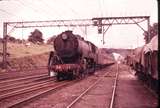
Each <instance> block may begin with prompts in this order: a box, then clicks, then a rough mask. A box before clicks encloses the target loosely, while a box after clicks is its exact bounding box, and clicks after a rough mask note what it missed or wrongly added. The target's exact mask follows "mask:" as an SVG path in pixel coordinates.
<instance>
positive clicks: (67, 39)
mask: <svg viewBox="0 0 160 108" xmlns="http://www.w3.org/2000/svg"><path fill="white" fill-rule="evenodd" d="M54 50H55V51H54V52H51V53H50V57H49V62H48V70H49V75H50V76H56V78H57V80H62V79H68V78H69V79H74V78H76V77H78V78H82V77H84V76H85V75H86V74H87V73H94V71H95V67H96V64H98V55H99V54H98V52H99V51H98V48H97V47H96V46H95V45H94V44H93V43H91V42H89V41H85V40H84V39H83V38H82V37H81V36H79V35H75V34H73V33H72V31H65V32H62V33H61V34H59V35H58V36H57V37H56V38H55V40H54Z"/></svg>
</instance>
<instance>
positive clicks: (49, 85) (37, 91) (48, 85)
mask: <svg viewBox="0 0 160 108" xmlns="http://www.w3.org/2000/svg"><path fill="white" fill-rule="evenodd" d="M77 81H78V80H74V81H67V82H66V81H62V82H54V81H53V80H51V81H48V82H45V81H44V82H43V83H41V84H38V85H33V86H30V87H28V88H23V89H19V90H16V91H14V92H10V93H7V94H4V95H0V101H3V102H4V103H5V100H6V101H8V100H9V99H11V100H13V98H15V97H16V98H17V99H16V101H14V102H11V103H7V104H6V106H5V107H11V108H17V107H18V106H20V105H22V104H27V102H30V101H32V100H34V99H36V98H37V97H41V96H45V95H46V94H47V93H49V92H52V91H55V90H59V89H60V88H63V87H65V86H68V85H71V84H74V83H75V82H77ZM28 93H30V94H29V95H28V96H27V94H28ZM25 94H26V96H25V97H23V96H24V95H25ZM22 95H23V96H22ZM21 96H22V97H21ZM3 102H2V103H1V102H0V106H3Z"/></svg>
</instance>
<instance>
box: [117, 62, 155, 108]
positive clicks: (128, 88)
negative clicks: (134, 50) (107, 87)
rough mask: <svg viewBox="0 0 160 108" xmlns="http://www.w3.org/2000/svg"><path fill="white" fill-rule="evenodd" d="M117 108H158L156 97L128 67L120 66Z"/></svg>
mask: <svg viewBox="0 0 160 108" xmlns="http://www.w3.org/2000/svg"><path fill="white" fill-rule="evenodd" d="M117 85H118V86H117V90H116V97H115V104H114V105H115V108H158V96H155V94H153V93H152V92H151V91H150V90H149V89H148V88H147V87H146V86H145V85H144V84H143V83H142V82H141V81H140V80H138V78H137V77H136V76H135V75H134V71H133V70H131V69H130V68H129V66H127V65H123V64H120V65H119V77H118V82H117Z"/></svg>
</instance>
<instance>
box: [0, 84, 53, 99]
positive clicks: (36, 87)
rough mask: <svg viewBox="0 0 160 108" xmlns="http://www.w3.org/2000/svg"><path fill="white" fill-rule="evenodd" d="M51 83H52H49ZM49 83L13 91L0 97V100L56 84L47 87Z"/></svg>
mask: <svg viewBox="0 0 160 108" xmlns="http://www.w3.org/2000/svg"><path fill="white" fill-rule="evenodd" d="M49 82H51V81H49ZM49 82H45V83H42V84H39V85H34V86H31V87H27V88H23V89H20V90H17V91H13V92H9V93H6V94H3V95H0V100H3V99H6V98H9V97H12V96H16V95H20V94H24V93H28V92H31V91H36V90H38V89H43V88H47V87H50V86H53V85H55V84H49V85H47V84H48V83H49Z"/></svg>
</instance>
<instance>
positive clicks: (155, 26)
mask: <svg viewBox="0 0 160 108" xmlns="http://www.w3.org/2000/svg"><path fill="white" fill-rule="evenodd" d="M148 33H150V39H152V38H153V37H154V36H155V35H157V34H158V23H154V24H153V25H152V26H149V30H148V31H145V32H144V33H143V35H144V39H145V42H146V43H147V42H148V41H149V37H148Z"/></svg>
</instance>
